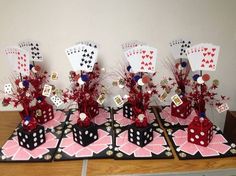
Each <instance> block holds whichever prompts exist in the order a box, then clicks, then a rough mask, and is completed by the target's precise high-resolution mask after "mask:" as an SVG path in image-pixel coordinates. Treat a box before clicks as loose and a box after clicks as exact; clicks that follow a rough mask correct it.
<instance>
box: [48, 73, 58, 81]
mask: <svg viewBox="0 0 236 176" xmlns="http://www.w3.org/2000/svg"><path fill="white" fill-rule="evenodd" d="M50 78H51V80H52V81H55V80H57V79H58V73H57V72H54V71H53V72H52V73H51V76H50Z"/></svg>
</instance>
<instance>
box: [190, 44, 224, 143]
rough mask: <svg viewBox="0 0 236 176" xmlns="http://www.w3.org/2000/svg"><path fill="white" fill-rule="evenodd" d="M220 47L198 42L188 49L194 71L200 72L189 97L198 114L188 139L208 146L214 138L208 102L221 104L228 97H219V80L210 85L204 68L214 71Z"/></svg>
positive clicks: (191, 126) (191, 124)
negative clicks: (208, 113)
mask: <svg viewBox="0 0 236 176" xmlns="http://www.w3.org/2000/svg"><path fill="white" fill-rule="evenodd" d="M219 50H220V47H219V46H216V45H213V44H206V43H202V44H198V45H194V46H192V47H191V48H188V49H187V56H188V60H189V62H190V65H191V69H192V70H193V71H196V70H199V71H200V74H195V75H194V76H193V80H194V82H193V84H192V87H191V88H192V92H190V93H189V98H190V99H191V101H192V102H193V104H194V109H195V111H196V113H197V116H196V117H195V118H194V119H193V121H192V122H191V123H190V124H189V126H188V141H189V142H192V143H194V144H198V145H201V146H205V147H206V146H207V145H208V144H209V143H210V142H211V140H212V138H213V135H214V134H213V124H212V122H210V120H209V119H208V118H207V117H206V107H205V105H206V103H208V104H210V105H213V106H220V105H222V104H223V102H224V101H226V100H227V99H228V98H227V97H225V96H221V98H220V99H217V97H216V95H217V93H216V88H217V86H218V81H216V80H214V81H213V84H212V85H211V86H210V87H208V86H207V84H206V82H207V81H209V80H210V76H209V75H208V74H203V73H202V70H206V71H214V70H215V69H216V66H217V61H218V56H219Z"/></svg>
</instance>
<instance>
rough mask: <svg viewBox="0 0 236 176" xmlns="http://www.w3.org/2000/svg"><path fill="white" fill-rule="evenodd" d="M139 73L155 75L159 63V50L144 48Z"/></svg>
mask: <svg viewBox="0 0 236 176" xmlns="http://www.w3.org/2000/svg"><path fill="white" fill-rule="evenodd" d="M139 61H140V67H139V71H141V72H149V73H154V72H155V68H156V61H157V49H156V48H153V47H150V46H142V50H141V55H140V59H139Z"/></svg>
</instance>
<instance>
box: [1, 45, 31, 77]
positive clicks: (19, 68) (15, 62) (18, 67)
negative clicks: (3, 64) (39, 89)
mask: <svg viewBox="0 0 236 176" xmlns="http://www.w3.org/2000/svg"><path fill="white" fill-rule="evenodd" d="M4 54H5V56H6V57H7V59H8V61H9V64H10V65H11V68H12V70H14V71H16V72H18V73H20V74H22V75H23V76H28V75H29V73H30V72H29V52H28V51H26V50H24V49H21V48H18V47H15V46H13V47H7V48H5V50H4Z"/></svg>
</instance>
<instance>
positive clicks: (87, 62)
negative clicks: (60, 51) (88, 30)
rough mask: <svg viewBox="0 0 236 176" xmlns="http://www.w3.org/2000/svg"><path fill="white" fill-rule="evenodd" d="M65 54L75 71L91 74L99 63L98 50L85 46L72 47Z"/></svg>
mask: <svg viewBox="0 0 236 176" xmlns="http://www.w3.org/2000/svg"><path fill="white" fill-rule="evenodd" d="M65 52H66V55H67V57H68V59H69V61H70V64H71V66H72V68H73V70H74V71H78V70H82V71H86V72H91V71H92V70H93V67H94V64H95V63H96V62H97V55H98V50H97V48H94V47H91V46H88V45H85V44H78V45H75V46H72V47H70V48H68V49H66V51H65Z"/></svg>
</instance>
